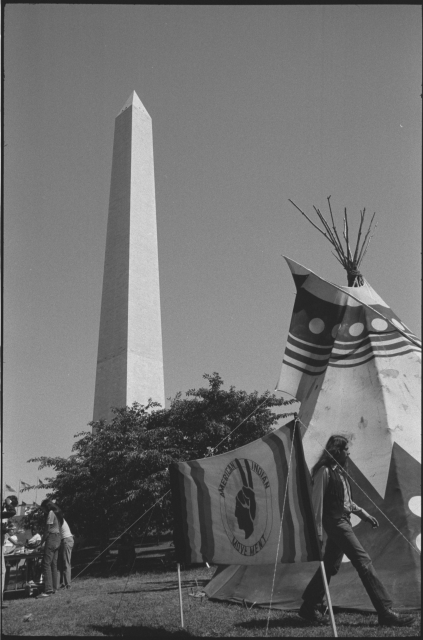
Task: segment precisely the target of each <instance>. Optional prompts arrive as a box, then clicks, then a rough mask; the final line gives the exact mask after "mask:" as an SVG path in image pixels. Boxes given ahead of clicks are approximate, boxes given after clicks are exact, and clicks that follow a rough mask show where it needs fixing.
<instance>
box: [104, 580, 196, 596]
mask: <svg viewBox="0 0 423 640" xmlns="http://www.w3.org/2000/svg"><path fill="white" fill-rule="evenodd" d="M207 582H208V580H197V581H195V580H183V581H182V588H183V589H184V588H193V589H197V588H198V587H203V586H204V585H205V584H207ZM177 588H178V582H177V580H167V581H166V582H147V583H145V582H144V583H143V584H142V585H141V586H140V588H139V589H119V590H118V591H109V593H110V594H111V595H116V594H119V593H152V592H156V591H157V592H159V591H175V590H176V589H177Z"/></svg>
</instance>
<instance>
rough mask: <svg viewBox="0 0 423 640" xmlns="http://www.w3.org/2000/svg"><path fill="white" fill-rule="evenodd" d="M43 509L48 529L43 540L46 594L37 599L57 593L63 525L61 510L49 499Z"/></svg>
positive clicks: (44, 503) (43, 502)
mask: <svg viewBox="0 0 423 640" xmlns="http://www.w3.org/2000/svg"><path fill="white" fill-rule="evenodd" d="M41 509H42V510H43V511H44V513H45V514H46V516H47V519H46V528H45V531H44V534H43V537H42V539H41V544H42V543H43V542H44V541H45V547H44V556H43V580H44V592H43V593H40V595H39V596H37V598H48V597H50V596H52V595H53V594H54V593H56V591H57V557H58V554H59V547H60V527H61V526H62V524H63V520H64V518H63V513H62V511H61V509H60V508H59V507H58V506H57V505H56V504H54V502H52V501H51V500H49V499H48V498H47V499H46V500H43V501H42V503H41Z"/></svg>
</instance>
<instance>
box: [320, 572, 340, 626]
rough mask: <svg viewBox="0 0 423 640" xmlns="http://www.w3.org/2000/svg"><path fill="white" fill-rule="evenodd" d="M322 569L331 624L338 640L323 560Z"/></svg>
mask: <svg viewBox="0 0 423 640" xmlns="http://www.w3.org/2000/svg"><path fill="white" fill-rule="evenodd" d="M320 569H321V570H322V578H323V584H324V585H325V592H326V600H327V601H328V609H329V615H330V622H331V625H332V631H333V635H334V637H335V638H337V637H338V632H337V631H336V624H335V618H334V615H333V610H332V601H331V599H330V593H329V585H328V581H327V579H326V571H325V564H324V562H323V560H321V561H320Z"/></svg>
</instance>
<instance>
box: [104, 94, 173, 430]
mask: <svg viewBox="0 0 423 640" xmlns="http://www.w3.org/2000/svg"><path fill="white" fill-rule="evenodd" d="M149 398H152V399H153V400H154V401H156V402H160V403H161V405H162V406H163V407H164V404H165V396H164V376H163V348H162V330H161V315H160V288H159V260H158V251H157V223H156V198H155V188H154V160H153V131H152V123H151V118H150V116H149V114H148V113H147V110H146V109H145V107H144V105H143V104H142V102H141V100H140V99H139V97H138V96H137V94H136V93H135V91H134V92H133V93H132V95H131V96H130V97H129V99H128V101H127V102H126V104H125V105H124V107H123V108H122V109H121V111H120V112H119V113H118V115H117V116H116V120H115V133H114V142H113V161H112V178H111V184H110V201H109V217H108V223H107V239H106V256H105V261H104V276H103V295H102V301H101V316H100V333H99V340H98V357H97V375H96V383H95V397H94V416H93V420H100V419H101V418H104V419H106V420H109V419H111V418H112V416H113V414H112V412H111V407H125V406H128V405H129V406H130V405H132V403H133V402H139V403H140V404H146V403H147V401H148V399H149Z"/></svg>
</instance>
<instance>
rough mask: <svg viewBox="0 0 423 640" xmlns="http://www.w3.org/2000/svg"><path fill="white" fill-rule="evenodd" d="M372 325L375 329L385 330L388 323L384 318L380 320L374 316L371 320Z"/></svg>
mask: <svg viewBox="0 0 423 640" xmlns="http://www.w3.org/2000/svg"><path fill="white" fill-rule="evenodd" d="M372 327H373V329H376V331H385V330H386V329H387V328H388V323H387V322H386V320H382V318H374V319H373V320H372Z"/></svg>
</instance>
